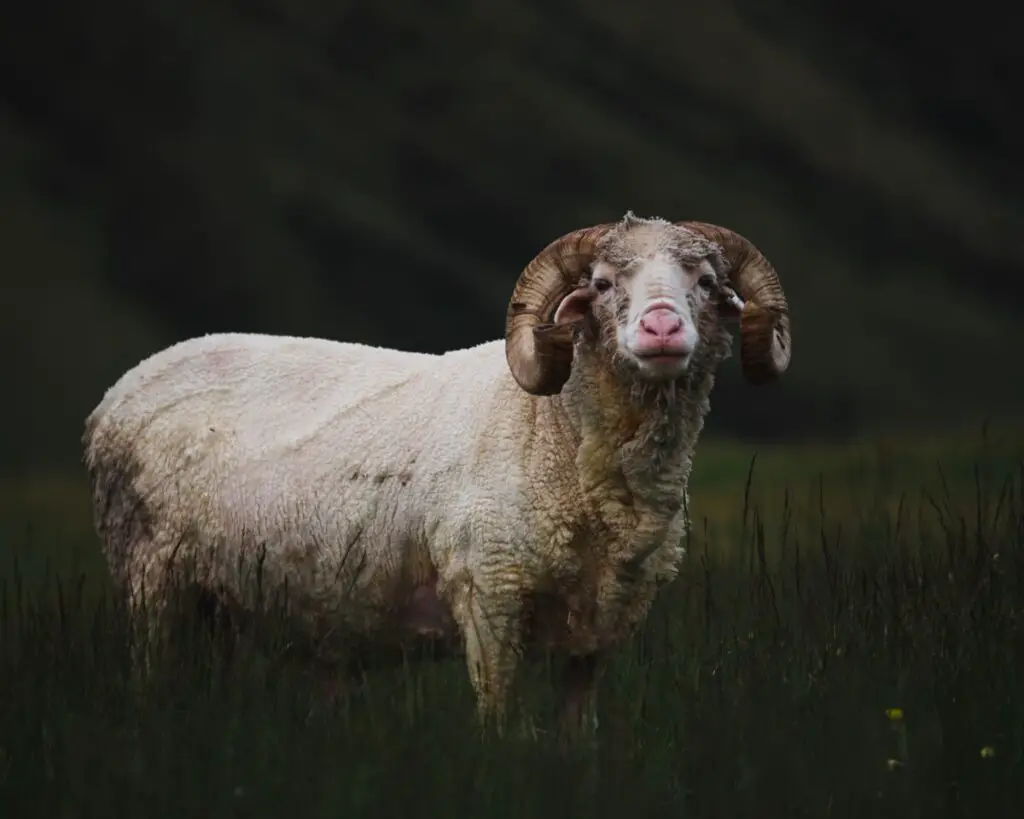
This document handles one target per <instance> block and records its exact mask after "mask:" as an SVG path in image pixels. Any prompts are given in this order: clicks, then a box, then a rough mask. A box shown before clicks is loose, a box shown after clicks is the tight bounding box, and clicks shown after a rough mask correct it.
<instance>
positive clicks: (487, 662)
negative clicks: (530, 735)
mask: <svg viewBox="0 0 1024 819" xmlns="http://www.w3.org/2000/svg"><path fill="white" fill-rule="evenodd" d="M503 591H504V593H503V594H494V593H489V592H486V591H484V590H483V589H482V588H480V586H477V585H472V586H470V587H468V588H467V589H465V590H464V591H463V592H462V593H461V594H460V595H459V597H460V598H461V599H459V600H458V601H457V603H456V605H455V606H454V610H455V612H456V618H457V620H458V621H459V626H460V628H461V631H462V635H463V640H464V641H465V646H466V666H467V669H468V671H469V679H470V682H471V683H472V685H473V690H474V691H475V693H476V700H477V716H478V718H479V721H480V725H481V728H482V729H484V730H486V729H488V728H493V729H494V730H495V732H496V733H497V735H498V736H502V735H503V734H504V729H505V720H506V717H507V708H508V700H509V694H510V691H511V688H512V684H513V682H514V681H515V674H516V669H517V667H518V661H519V649H520V638H521V635H520V628H521V614H522V597H521V596H520V594H519V593H518V591H516V592H512V591H510V590H503Z"/></svg>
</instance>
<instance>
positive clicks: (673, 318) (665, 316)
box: [640, 307, 683, 341]
mask: <svg viewBox="0 0 1024 819" xmlns="http://www.w3.org/2000/svg"><path fill="white" fill-rule="evenodd" d="M682 329H683V320H682V319H681V318H679V314H678V313H676V312H675V311H674V310H669V309H668V308H665V307H658V308H656V309H654V310H651V311H650V312H649V313H644V315H643V316H641V318H640V332H641V334H643V335H646V336H653V337H654V338H655V339H659V340H662V339H663V340H665V341H669V340H671V338H672V336H674V335H678V334H679V331H680V330H682Z"/></svg>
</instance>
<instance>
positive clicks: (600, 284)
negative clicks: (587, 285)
mask: <svg viewBox="0 0 1024 819" xmlns="http://www.w3.org/2000/svg"><path fill="white" fill-rule="evenodd" d="M611 286H612V283H611V279H594V289H595V290H596V291H597V292H598V293H604V292H605V291H607V290H610V289H611Z"/></svg>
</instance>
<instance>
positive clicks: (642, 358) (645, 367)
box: [633, 350, 693, 380]
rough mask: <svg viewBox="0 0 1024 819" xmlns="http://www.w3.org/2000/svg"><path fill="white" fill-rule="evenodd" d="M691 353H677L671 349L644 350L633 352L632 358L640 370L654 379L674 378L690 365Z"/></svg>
mask: <svg viewBox="0 0 1024 819" xmlns="http://www.w3.org/2000/svg"><path fill="white" fill-rule="evenodd" d="M692 358H693V354H692V353H679V352H675V351H672V350H649V351H648V350H645V351H644V352H643V353H633V360H634V362H635V363H636V366H637V367H638V368H639V370H640V372H641V373H643V374H644V375H645V376H647V377H649V378H654V379H656V380H661V379H666V378H675V377H677V376H679V375H681V374H682V373H684V372H686V370H687V369H688V368H689V366H690V361H691V359H692Z"/></svg>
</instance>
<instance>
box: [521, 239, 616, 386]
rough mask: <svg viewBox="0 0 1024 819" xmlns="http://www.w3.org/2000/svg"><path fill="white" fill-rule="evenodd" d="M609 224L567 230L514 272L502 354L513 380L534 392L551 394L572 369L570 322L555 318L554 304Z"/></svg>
mask: <svg viewBox="0 0 1024 819" xmlns="http://www.w3.org/2000/svg"><path fill="white" fill-rule="evenodd" d="M611 227H613V226H612V225H598V226H596V227H589V228H584V229H582V230H576V231H573V232H572V233H568V234H566V235H565V236H562V237H561V238H559V239H556V240H555V241H553V242H552V243H551V244H549V245H548V246H547V247H546V248H544V250H542V251H541V252H540V253H539V254H538V255H537V256H536V258H534V259H533V261H531V262H530V263H529V264H528V265H527V266H526V268H525V269H524V270H523V272H522V273H521V274H520V275H519V280H518V281H517V282H516V286H515V288H514V289H513V291H512V298H511V299H510V300H509V304H508V314H507V315H506V318H505V358H506V360H507V361H508V366H509V369H510V370H511V371H512V376H513V377H514V378H515V380H516V382H517V383H518V384H519V386H520V387H522V388H523V389H524V390H526V391H527V392H529V393H532V394H533V395H554V394H556V393H557V392H559V391H560V390H561V389H562V386H563V385H564V384H565V382H566V380H567V379H568V378H569V373H570V372H571V370H572V356H573V346H572V345H573V325H572V324H568V323H561V324H556V323H554V316H555V311H556V310H557V309H558V305H559V304H560V303H561V302H562V299H564V298H565V297H566V296H567V295H569V294H570V293H571V292H572V291H573V290H576V289H577V288H578V287H580V286H581V285H583V284H584V282H583V281H582V280H583V278H584V276H585V275H586V273H587V271H588V270H589V269H590V266H591V264H592V263H593V260H594V254H595V252H596V250H597V244H598V242H599V241H600V240H601V237H602V236H604V235H605V234H606V233H607V232H608V230H609V229H610V228H611Z"/></svg>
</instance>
